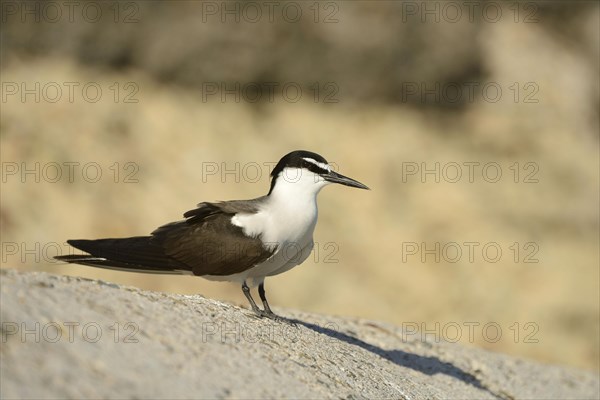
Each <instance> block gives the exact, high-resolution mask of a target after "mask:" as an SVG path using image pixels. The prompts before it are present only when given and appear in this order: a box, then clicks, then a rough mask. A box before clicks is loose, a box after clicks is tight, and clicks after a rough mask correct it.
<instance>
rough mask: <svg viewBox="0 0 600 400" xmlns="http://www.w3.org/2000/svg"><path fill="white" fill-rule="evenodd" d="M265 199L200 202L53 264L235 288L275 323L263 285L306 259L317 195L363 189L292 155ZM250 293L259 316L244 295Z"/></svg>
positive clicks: (309, 157)
mask: <svg viewBox="0 0 600 400" xmlns="http://www.w3.org/2000/svg"><path fill="white" fill-rule="evenodd" d="M270 178H271V185H270V188H269V192H268V193H267V194H266V195H264V196H261V197H258V198H254V199H251V200H230V201H221V202H202V203H199V204H198V205H197V207H196V208H195V209H192V210H190V211H187V212H185V213H184V214H183V217H184V219H182V220H180V221H176V222H171V223H168V224H165V225H162V226H160V227H158V228H157V229H155V230H154V231H153V232H152V233H151V234H150V235H148V236H135V237H128V238H109V239H95V240H84V239H81V240H68V241H67V243H69V244H70V245H71V246H73V247H75V248H77V249H79V250H82V251H84V252H87V253H89V254H83V255H80V254H69V255H60V256H56V257H55V258H56V259H58V260H60V261H63V262H67V263H76V264H82V265H86V266H92V267H99V268H106V269H114V270H119V271H131V272H142V273H155V274H156V273H157V274H187V275H195V276H201V277H203V278H206V279H209V280H215V281H230V282H237V283H238V284H241V288H242V291H243V293H244V295H245V297H246V298H247V300H248V302H249V303H250V307H251V308H252V311H253V312H254V314H255V315H256V316H258V317H259V318H262V317H266V318H272V319H280V317H279V316H278V315H276V314H275V313H274V312H273V311H272V310H271V307H270V306H269V303H268V301H267V297H266V294H265V286H264V281H265V278H267V277H270V276H274V275H278V274H281V273H283V272H286V271H289V270H290V269H292V268H294V267H295V266H297V265H300V264H302V263H303V262H304V261H305V260H306V259H307V258H308V257H309V255H310V253H311V251H312V249H313V246H314V241H313V232H314V230H315V226H316V223H317V217H318V210H317V195H318V194H319V192H320V191H321V189H322V188H323V187H325V186H327V185H329V184H333V183H336V184H341V185H345V186H350V187H354V188H359V189H366V190H369V188H368V187H367V186H366V185H364V184H362V183H360V182H358V181H356V180H354V179H352V178H349V177H347V176H344V175H342V174H340V173H338V172H335V171H334V170H333V168H332V166H331V165H330V164H329V163H328V162H327V160H325V158H323V157H322V156H320V155H319V154H317V153H314V152H311V151H307V150H296V151H292V152H290V153H288V154H286V155H285V156H283V157H282V158H281V159H280V160H279V162H278V163H277V164H276V165H275V167H274V168H273V170H272V171H271V174H270ZM256 286H258V294H259V296H260V299H261V301H262V303H263V308H262V309H261V308H259V307H258V306H257V304H256V302H255V301H254V299H253V298H252V295H251V292H250V289H251V288H254V287H256Z"/></svg>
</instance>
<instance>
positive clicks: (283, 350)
mask: <svg viewBox="0 0 600 400" xmlns="http://www.w3.org/2000/svg"><path fill="white" fill-rule="evenodd" d="M276 311H277V312H278V313H279V314H281V315H283V316H285V317H288V318H290V319H294V320H296V324H295V325H294V324H291V323H289V322H276V321H271V320H263V319H257V318H255V317H253V316H252V314H251V313H250V312H249V311H248V310H245V309H242V308H240V307H237V306H234V305H231V304H226V303H222V302H219V301H216V300H211V299H206V298H203V297H201V296H184V295H177V294H167V293H157V292H147V291H142V290H139V289H136V288H131V287H122V286H119V285H116V284H112V283H106V282H102V281H94V280H88V279H83V278H74V277H68V276H56V275H50V274H45V273H22V272H18V271H16V270H2V271H1V313H0V318H1V322H2V347H1V350H0V356H1V364H0V368H1V370H0V373H1V380H0V397H1V398H2V399H13V398H36V399H38V398H40V399H41V398H139V399H141V398H394V399H449V398H452V399H488V398H490V399H494V398H501V399H512V398H515V399H516V398H523V399H533V398H535V399H558V398H569V399H597V398H598V397H599V396H600V394H599V380H598V377H597V376H596V374H595V373H592V372H586V371H580V370H575V369H571V368H564V367H558V366H550V365H542V364H538V363H535V362H532V361H525V360H521V359H517V358H514V357H509V356H505V355H502V354H496V353H491V352H488V351H484V350H480V349H477V348H470V347H464V346H461V345H457V344H452V343H445V342H441V343H436V342H424V341H421V340H417V339H415V338H414V337H413V336H410V337H407V335H403V332H402V331H401V329H400V328H398V327H395V326H392V325H389V324H386V323H382V322H374V321H367V320H358V319H344V318H339V317H331V316H324V315H314V314H308V313H302V312H298V311H292V310H282V309H279V310H276Z"/></svg>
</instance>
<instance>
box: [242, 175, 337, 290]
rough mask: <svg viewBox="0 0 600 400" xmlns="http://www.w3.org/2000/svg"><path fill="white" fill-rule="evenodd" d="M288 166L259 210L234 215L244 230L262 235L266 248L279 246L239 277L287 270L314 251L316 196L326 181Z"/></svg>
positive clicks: (249, 233)
mask: <svg viewBox="0 0 600 400" xmlns="http://www.w3.org/2000/svg"><path fill="white" fill-rule="evenodd" d="M286 170H288V171H286ZM286 170H284V173H285V172H287V175H284V173H282V175H281V176H280V177H279V179H278V180H277V183H276V185H275V188H274V189H273V191H272V192H271V194H270V195H269V196H268V197H267V198H266V200H265V202H264V204H263V205H262V206H261V209H260V211H259V212H258V213H256V214H236V215H235V216H234V217H233V218H232V219H231V223H232V224H234V225H237V226H239V227H241V228H242V229H243V230H244V234H246V235H249V236H254V237H260V239H261V240H262V242H263V243H264V244H265V246H266V247H267V248H270V249H276V252H275V254H273V256H272V257H271V258H269V259H268V260H267V261H265V262H263V263H262V264H260V265H257V266H255V267H254V268H252V269H250V270H248V271H245V272H244V273H242V274H238V275H240V277H238V279H241V278H244V279H246V278H259V279H260V278H264V277H265V276H269V275H276V274H278V273H281V272H285V271H287V270H289V269H291V268H293V267H294V266H296V265H298V264H300V263H302V262H303V261H304V260H306V258H307V257H308V256H309V255H310V252H311V251H312V246H313V232H314V229H315V225H316V224H317V216H318V211H317V198H316V196H317V194H318V192H319V191H320V190H321V188H322V187H323V186H325V185H326V184H327V183H325V182H324V181H323V180H322V179H321V178H320V177H318V176H317V175H315V174H313V173H312V172H310V171H307V170H305V169H303V170H297V169H292V168H286ZM293 170H295V171H293ZM300 171H301V172H300ZM238 279H236V280H238Z"/></svg>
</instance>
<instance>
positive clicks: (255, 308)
mask: <svg viewBox="0 0 600 400" xmlns="http://www.w3.org/2000/svg"><path fill="white" fill-rule="evenodd" d="M242 291H243V292H244V295H245V296H246V298H247V299H248V301H249V302H250V306H251V307H252V311H254V312H255V313H256V314H258V315H262V310H261V309H260V308H258V306H257V305H256V303H255V302H254V299H253V298H252V295H251V294H250V288H249V287H248V285H247V284H246V281H244V283H242Z"/></svg>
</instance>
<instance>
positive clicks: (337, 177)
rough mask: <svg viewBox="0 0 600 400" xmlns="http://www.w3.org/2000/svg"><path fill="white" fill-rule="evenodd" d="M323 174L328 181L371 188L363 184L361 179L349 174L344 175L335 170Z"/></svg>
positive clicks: (360, 187)
mask: <svg viewBox="0 0 600 400" xmlns="http://www.w3.org/2000/svg"><path fill="white" fill-rule="evenodd" d="M322 176H323V178H324V179H325V180H326V181H328V182H332V183H340V184H342V185H346V186H350V187H355V188H359V189H367V190H371V189H369V188H368V187H367V186H366V185H363V184H362V183H360V182H359V181H355V180H354V179H352V178H348V177H347V176H344V175H342V174H338V173H337V172H334V171H331V172H329V173H328V174H325V175H322Z"/></svg>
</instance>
